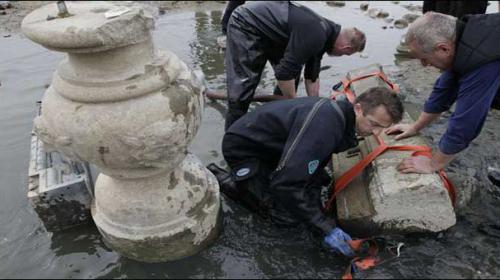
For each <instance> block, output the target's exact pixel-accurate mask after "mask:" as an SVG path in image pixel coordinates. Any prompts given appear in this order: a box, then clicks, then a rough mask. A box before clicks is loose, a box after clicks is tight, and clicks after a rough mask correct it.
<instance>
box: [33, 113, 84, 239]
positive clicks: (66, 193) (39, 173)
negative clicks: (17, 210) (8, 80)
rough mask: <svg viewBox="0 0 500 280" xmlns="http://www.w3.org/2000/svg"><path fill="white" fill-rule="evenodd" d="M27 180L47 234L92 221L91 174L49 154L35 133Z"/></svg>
mask: <svg viewBox="0 0 500 280" xmlns="http://www.w3.org/2000/svg"><path fill="white" fill-rule="evenodd" d="M39 105H40V104H38V106H39ZM28 176H29V178H28V200H29V201H30V204H31V205H32V206H33V209H34V210H35V212H36V213H37V215H38V217H39V218H40V220H41V221H42V223H43V225H44V226H45V229H46V230H47V231H59V230H64V229H67V228H70V227H74V226H77V225H80V224H86V223H89V222H91V221H92V217H91V215H90V206H91V202H92V195H93V194H92V187H93V185H92V184H93V182H92V180H91V177H90V170H88V168H87V166H86V165H85V164H84V163H81V162H72V161H70V160H68V159H67V158H66V157H64V155H62V154H60V153H58V152H46V151H45V149H44V145H43V142H42V141H40V139H39V138H38V136H37V135H36V134H35V133H32V135H31V153H30V163H29V172H28Z"/></svg>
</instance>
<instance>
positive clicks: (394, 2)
mask: <svg viewBox="0 0 500 280" xmlns="http://www.w3.org/2000/svg"><path fill="white" fill-rule="evenodd" d="M391 3H392V4H396V5H397V4H399V1H391Z"/></svg>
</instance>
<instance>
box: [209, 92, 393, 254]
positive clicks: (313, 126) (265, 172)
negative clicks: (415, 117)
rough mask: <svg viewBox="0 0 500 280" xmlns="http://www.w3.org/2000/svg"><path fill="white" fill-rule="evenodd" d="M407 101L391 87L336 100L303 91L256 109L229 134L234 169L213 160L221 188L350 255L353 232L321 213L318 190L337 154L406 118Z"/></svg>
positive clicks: (226, 141)
mask: <svg viewBox="0 0 500 280" xmlns="http://www.w3.org/2000/svg"><path fill="white" fill-rule="evenodd" d="M402 115H403V105H402V103H401V101H400V100H399V98H398V97H397V96H396V94H395V93H394V92H392V91H391V90H389V89H387V88H383V87H377V88H372V89H369V90H367V91H366V92H364V93H363V94H361V95H360V96H358V97H357V99H356V101H355V103H354V104H351V103H350V102H349V101H348V100H341V101H340V100H339V101H334V100H331V99H328V98H321V97H303V98H297V99H291V100H283V101H276V102H272V103H268V104H265V105H263V106H260V107H258V108H257V109H255V110H254V111H252V112H250V113H248V114H246V115H244V116H242V117H241V118H240V119H238V120H237V121H236V122H235V123H234V124H233V125H232V126H231V127H230V128H229V129H228V130H227V132H226V133H225V135H224V138H223V141H222V152H223V155H224V158H225V160H226V161H227V163H228V165H229V167H230V168H231V172H229V173H228V172H226V171H225V170H223V169H221V168H219V167H217V166H216V165H215V164H210V165H209V166H207V168H208V169H209V170H210V171H212V172H213V173H214V174H215V175H216V177H217V179H218V181H219V184H220V188H221V191H222V193H224V194H225V195H226V196H227V197H229V198H231V199H233V200H234V201H236V202H238V203H241V204H243V205H244V206H246V207H247V208H249V209H250V210H251V211H254V212H258V213H260V214H262V215H263V216H265V217H268V218H270V220H271V221H272V222H274V223H276V224H280V225H291V226H293V225H297V224H298V223H306V224H308V225H310V226H312V228H313V229H317V230H319V231H320V232H321V233H323V234H324V236H325V241H326V244H328V245H329V246H330V247H331V248H332V249H333V250H334V251H336V252H338V253H342V254H344V255H346V256H352V254H353V252H352V250H351V248H350V247H349V245H348V244H347V242H346V241H348V240H350V239H351V237H350V236H349V235H348V234H347V233H345V232H344V231H342V230H341V229H340V228H339V227H338V226H337V225H336V222H335V220H334V219H333V218H331V217H329V216H327V215H326V214H325V213H323V211H322V209H321V205H320V198H319V192H320V188H321V186H325V185H326V184H328V183H329V182H330V181H331V178H330V177H329V176H328V175H327V173H326V172H325V169H324V167H325V166H326V165H327V163H328V162H329V161H330V159H331V155H332V153H340V152H343V151H345V150H347V149H350V148H353V147H356V146H357V145H358V141H357V136H369V135H372V134H377V135H378V134H379V133H381V131H382V130H383V129H384V128H387V127H389V126H391V125H392V124H394V123H398V122H399V121H400V120H401V119H402Z"/></svg>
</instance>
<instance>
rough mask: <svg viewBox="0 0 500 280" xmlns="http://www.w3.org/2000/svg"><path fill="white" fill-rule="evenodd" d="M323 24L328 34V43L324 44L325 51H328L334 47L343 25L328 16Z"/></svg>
mask: <svg viewBox="0 0 500 280" xmlns="http://www.w3.org/2000/svg"><path fill="white" fill-rule="evenodd" d="M321 25H322V26H323V28H324V29H325V31H326V34H327V38H326V43H325V45H324V46H323V53H327V52H328V51H329V50H330V49H331V48H332V46H333V42H335V41H336V40H337V37H338V36H339V33H340V28H341V26H340V25H339V24H336V23H335V22H333V21H331V20H328V19H326V18H325V19H324V20H323V21H322V22H321Z"/></svg>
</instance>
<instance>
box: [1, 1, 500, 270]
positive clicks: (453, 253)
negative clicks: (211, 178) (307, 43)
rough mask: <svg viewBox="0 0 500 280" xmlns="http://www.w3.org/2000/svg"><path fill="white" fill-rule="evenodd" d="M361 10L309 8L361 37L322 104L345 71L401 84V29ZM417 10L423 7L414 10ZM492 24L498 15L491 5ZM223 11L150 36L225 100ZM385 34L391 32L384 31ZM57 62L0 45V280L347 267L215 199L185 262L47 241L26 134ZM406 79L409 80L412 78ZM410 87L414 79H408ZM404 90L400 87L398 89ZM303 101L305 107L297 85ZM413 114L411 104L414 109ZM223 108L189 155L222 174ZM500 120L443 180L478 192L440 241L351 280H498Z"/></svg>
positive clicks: (336, 63) (326, 77)
mask: <svg viewBox="0 0 500 280" xmlns="http://www.w3.org/2000/svg"><path fill="white" fill-rule="evenodd" d="M359 3H360V2H347V5H346V6H345V7H341V8H338V7H330V6H328V5H326V4H325V3H322V2H310V3H306V4H305V5H307V6H309V7H311V8H312V9H314V10H315V11H317V12H318V13H320V14H321V15H323V16H325V17H327V18H330V19H332V20H334V21H336V22H338V23H340V24H342V25H344V26H357V27H358V28H360V29H361V30H363V31H364V32H365V33H366V34H367V39H368V41H367V45H366V51H365V55H363V57H361V56H359V54H357V55H354V56H351V57H340V58H331V57H326V56H325V59H323V62H322V64H323V65H328V66H331V67H330V68H329V69H326V70H324V71H322V72H321V75H320V79H321V81H322V84H321V92H322V95H324V96H327V95H328V93H329V88H330V87H331V86H332V85H333V84H335V83H336V82H337V81H338V80H339V79H340V78H341V77H343V76H344V74H345V73H346V72H347V71H349V70H350V69H354V68H358V67H363V66H366V65H368V64H371V63H381V64H382V65H383V66H384V69H385V70H386V72H389V74H391V73H398V71H399V69H398V66H396V65H395V63H396V61H395V57H394V52H395V48H396V46H397V44H398V43H399V40H400V38H401V36H402V35H403V34H404V32H405V29H402V30H400V29H396V28H390V26H391V24H387V23H385V22H384V21H383V20H382V19H372V18H370V17H368V16H367V15H366V14H365V13H364V12H362V11H361V10H360V9H359ZM412 3H414V4H421V3H420V1H412ZM403 4H408V3H399V4H396V3H391V2H370V6H371V7H378V8H383V9H384V10H386V11H388V12H389V13H390V15H391V17H395V18H396V19H397V18H400V17H401V16H402V15H403V14H406V13H409V11H408V10H407V9H406V8H404V7H403ZM492 4H493V5H490V6H489V7H488V12H496V11H497V10H496V9H497V6H496V4H497V3H496V1H492ZM223 7H224V6H223V4H217V3H212V4H210V5H202V6H200V7H194V8H189V9H183V10H173V11H167V12H166V13H165V14H164V15H162V16H160V17H159V18H158V20H157V23H156V29H155V31H154V32H153V34H154V40H155V43H156V46H157V47H158V48H166V49H170V50H172V51H173V52H175V53H176V54H177V55H178V56H179V57H180V58H181V59H182V60H183V61H185V62H186V63H187V64H188V65H189V66H191V67H193V68H200V69H201V70H202V71H203V72H204V73H205V75H206V78H207V81H208V83H209V86H210V87H211V88H213V89H223V88H224V83H225V75H224V67H223V53H222V52H220V51H219V50H218V48H217V45H216V37H217V36H219V35H220V31H219V30H220V25H219V21H220V17H221V14H222V9H223ZM384 26H386V27H387V28H385V29H384V28H383V27H384ZM63 57H64V54H60V53H55V52H51V51H48V50H46V49H44V48H42V47H40V46H38V45H35V44H34V43H32V42H31V41H29V40H27V39H26V38H24V37H23V36H22V35H20V34H14V35H13V36H12V37H9V38H4V37H1V36H0V82H1V85H0V100H1V101H0V131H1V133H0V224H1V227H0V277H1V278H338V277H340V275H341V274H342V272H343V270H344V268H345V266H346V265H347V262H346V260H345V259H343V258H340V257H338V256H336V255H334V254H332V253H331V252H329V251H328V250H326V249H325V248H324V247H322V245H321V242H320V241H321V239H320V238H318V237H317V236H312V235H311V234H310V232H309V231H307V230H306V229H304V228H301V227H299V228H294V229H281V228H277V227H275V226H272V225H270V224H268V223H267V222H265V221H262V220H261V219H259V218H257V217H254V216H253V215H251V214H250V213H248V212H247V211H245V210H244V209H242V208H240V207H239V206H238V205H235V204H234V203H232V202H231V201H227V200H226V199H224V198H223V199H222V211H223V220H224V222H223V232H222V234H221V235H220V237H219V238H218V240H217V241H216V242H215V243H214V244H213V245H212V246H211V247H209V248H208V249H207V250H205V251H203V252H201V253H200V254H198V255H196V256H192V257H189V258H186V259H183V260H179V261H175V262H169V263H157V264H147V263H141V262H137V261H132V260H129V259H126V258H123V257H120V256H119V255H118V254H117V253H115V252H113V251H111V250H110V249H108V248H107V247H106V246H105V245H104V244H103V242H102V239H101V235H100V234H99V233H98V231H97V230H96V228H95V226H94V225H88V226H80V227H77V228H74V229H71V230H66V231H63V232H56V233H51V232H47V231H46V230H45V228H44V227H43V225H42V223H41V222H40V220H39V219H38V217H37V215H36V213H35V212H34V211H33V209H32V207H31V206H30V204H29V202H28V200H27V198H26V193H27V171H28V160H29V145H30V132H31V129H32V121H33V116H34V114H35V102H36V101H37V100H40V99H41V98H42V95H43V92H44V90H45V88H46V87H47V85H48V84H49V83H50V81H51V79H52V73H53V71H54V69H55V67H56V65H57V64H58V63H59V62H60V61H61V60H62V59H63ZM410 74H411V73H410ZM395 76H396V77H400V79H403V80H401V81H400V82H401V84H402V88H403V91H406V94H408V95H409V94H414V96H411V98H408V100H409V101H411V102H413V103H416V104H417V106H421V105H419V103H420V104H421V102H422V101H423V100H424V98H425V96H427V94H428V92H425V91H424V92H422V91H423V90H422V89H429V88H430V86H431V85H432V84H431V83H429V82H428V81H427V82H426V83H425V84H423V85H422V84H420V85H417V86H412V87H411V88H410V87H409V86H410V85H411V83H408V82H407V81H406V83H405V81H404V79H405V78H406V77H407V76H404V75H401V74H400V75H399V76H398V75H397V74H396V75H395ZM410 78H411V75H410ZM405 85H406V86H407V87H408V88H406V87H405ZM273 86H274V81H273V73H272V71H271V70H270V68H269V67H268V68H267V69H266V72H265V74H264V75H263V81H262V84H261V88H262V91H267V92H271V89H272V88H273ZM299 95H305V91H304V87H303V84H302V85H301V87H300V88H299ZM413 105H415V104H413ZM224 112H225V104H224V103H221V102H220V101H219V102H213V101H207V104H206V107H205V111H204V116H203V123H202V125H201V127H200V129H199V131H198V134H197V136H196V138H195V140H194V141H193V143H192V145H191V148H190V149H191V151H192V152H193V153H194V154H196V155H197V156H199V157H200V158H201V160H202V161H203V162H204V163H205V164H208V163H210V162H216V163H218V164H221V165H224V162H223V158H222V155H221V152H220V141H221V139H222V135H223V127H224V119H223V114H224ZM499 120H500V116H499V114H498V113H495V112H493V113H492V115H491V116H490V119H489V120H488V122H487V124H486V126H485V128H484V129H483V133H482V135H481V136H480V137H479V138H478V139H477V140H476V141H474V143H473V144H472V145H471V147H470V148H469V149H468V150H467V151H466V152H464V153H463V154H462V155H460V157H459V158H458V159H457V160H456V161H455V162H453V163H452V165H451V166H450V169H451V170H452V171H455V172H457V173H460V174H462V175H464V176H469V177H471V178H474V179H475V180H477V187H478V192H477V193H476V194H475V196H474V198H473V200H472V202H471V204H470V207H469V208H467V209H466V210H464V211H462V212H461V213H460V215H459V216H458V217H457V218H458V221H457V225H455V226H454V227H452V228H451V229H449V230H447V231H445V232H442V233H437V234H425V235H422V234H419V235H410V236H392V237H390V238H393V239H394V240H397V241H402V242H404V243H405V247H403V253H402V255H401V257H400V258H398V259H394V260H391V261H390V262H387V263H384V264H382V265H380V266H378V267H376V268H374V269H371V270H369V271H366V272H363V273H360V274H359V277H366V278H497V277H499V276H500V267H499V266H500V249H499V248H500V246H499V245H500V223H499V222H498V217H499V215H500V207H498V206H497V205H498V204H499V199H500V191H499V190H498V189H496V187H494V186H492V185H491V184H490V183H489V181H488V180H487V179H486V167H487V166H490V165H493V166H495V165H496V166H497V167H498V164H499V155H498V154H499V153H498V150H499V149H500V141H498V137H496V136H495V134H498V128H499V126H500V122H499ZM445 127H446V121H445V120H442V121H440V122H438V123H437V124H435V125H433V126H432V127H430V128H429V129H426V130H425V131H424V135H425V136H426V137H427V138H428V140H429V141H430V142H431V143H433V144H435V143H437V141H438V140H439V135H440V134H441V133H442V132H443V131H444V129H445Z"/></svg>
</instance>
